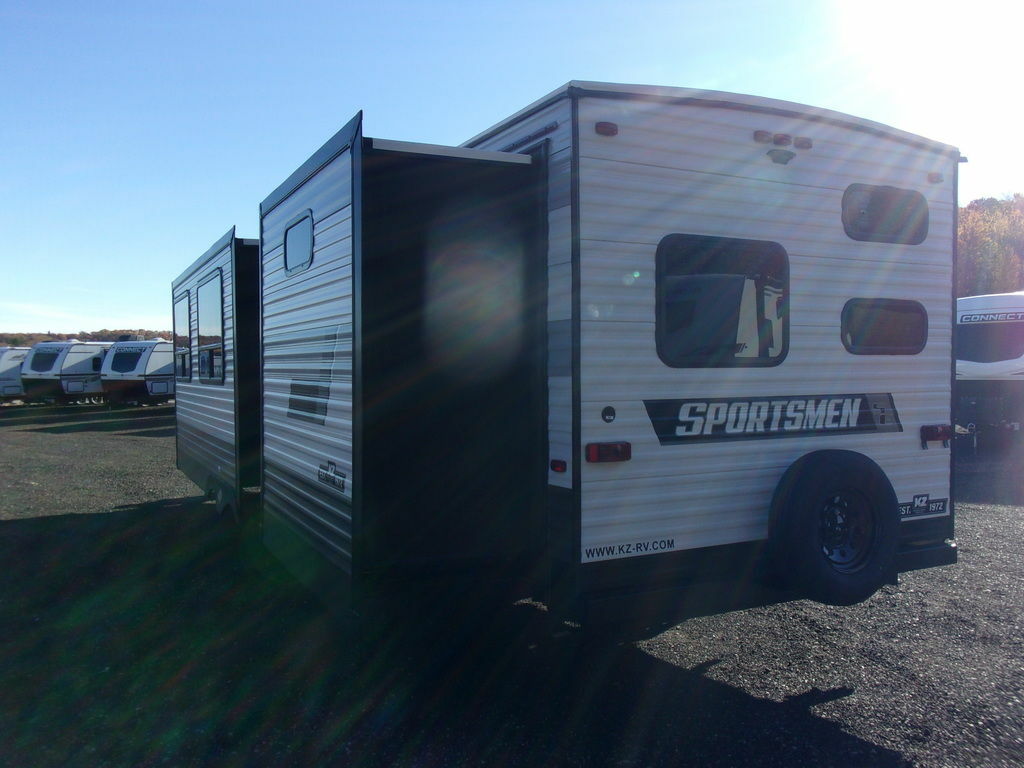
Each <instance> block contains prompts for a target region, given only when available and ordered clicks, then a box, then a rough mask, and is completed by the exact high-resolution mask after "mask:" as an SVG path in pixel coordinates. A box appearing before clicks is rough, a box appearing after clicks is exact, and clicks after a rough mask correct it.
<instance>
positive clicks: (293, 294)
mask: <svg viewBox="0 0 1024 768" xmlns="http://www.w3.org/2000/svg"><path fill="white" fill-rule="evenodd" d="M959 160H960V155H959V153H958V151H957V150H956V149H955V148H953V147H950V146H947V145H944V144H939V143H937V142H933V141H929V140H927V139H923V138H920V137H917V136H913V135H911V134H907V133H904V132H901V131H898V130H895V129H892V128H889V127H887V126H883V125H879V124H876V123H871V122H869V121H865V120H861V119H858V118H854V117H851V116H848V115H842V114H839V113H835V112H830V111H826V110H820V109H815V108H812V107H806V106H803V105H797V104H791V103H787V102H780V101H775V100H770V99H762V98H756V97H751V96H741V95H737V94H728V93H717V92H706V91H696V90H688V89H678V88H653V87H646V86H622V85H613V84H605V83H584V82H573V83H570V84H568V85H566V86H565V87H563V88H561V89H559V90H557V91H555V92H553V93H552V94H549V95H548V96H547V97H545V98H544V99H541V100H540V101H538V102H536V103H535V104H533V105H531V106H529V107H527V108H526V109H524V110H522V111H521V112H518V113H516V114H515V115H513V116H512V117H510V118H509V119H507V120H505V121H503V122H501V123H499V124H498V125H496V126H494V127H493V128H491V129H489V130H487V131H485V132H483V133H481V134H479V135H478V136H477V137H475V138H474V139H472V140H470V141H469V142H467V143H466V145H464V146H463V147H461V148H439V147H426V146H422V145H419V146H418V145H414V144H404V143H398V142H390V141H385V140H379V139H371V138H367V137H364V136H362V132H361V115H357V116H356V118H354V119H353V121H352V122H351V123H350V124H349V125H348V126H346V128H345V129H343V130H342V131H341V132H339V134H338V135H336V136H335V137H334V138H333V139H332V140H331V141H329V142H328V143H327V144H325V145H324V147H322V148H321V149H320V150H319V151H318V152H317V153H315V154H314V155H313V156H312V157H311V158H310V159H309V161H307V163H305V164H304V165H303V166H302V167H300V168H299V169H298V170H297V171H296V172H295V173H294V174H293V175H292V176H291V177H290V178H289V179H288V180H287V181H286V182H285V183H284V184H282V185H281V187H279V188H278V190H276V191H275V192H274V193H273V194H272V195H271V196H270V197H268V198H267V199H266V200H265V201H264V203H263V205H262V206H261V252H262V253H261V255H262V263H263V265H262V281H261V285H262V317H263V319H262V349H263V361H264V365H263V381H262V392H263V398H264V408H263V418H262V425H263V432H264V443H263V449H262V450H263V462H262V464H263V475H262V486H263V525H264V536H265V540H266V541H267V543H268V545H269V546H270V547H271V548H272V549H274V550H275V551H279V552H283V551H285V550H287V549H289V548H294V547H295V546H297V545H298V544H305V545H307V546H308V547H309V548H310V549H311V550H312V551H315V552H319V553H320V555H322V556H323V558H324V560H325V561H328V562H331V563H333V564H335V565H336V566H338V567H339V570H338V574H339V575H338V577H337V579H336V581H337V582H339V583H340V584H341V586H343V587H344V589H343V590H342V591H343V592H345V593H347V594H348V596H349V597H348V598H347V599H349V600H350V601H351V605H353V606H354V607H357V609H358V606H359V605H360V601H361V599H362V597H363V596H364V595H365V594H366V592H367V591H368V590H369V589H370V585H373V584H377V583H380V582H382V581H385V582H386V581H388V580H389V579H390V580H395V579H399V578H400V575H402V574H404V575H406V576H408V575H409V574H411V573H416V574H422V572H424V571H423V568H426V567H428V566H429V569H439V568H440V569H443V568H458V567H461V566H463V565H466V564H467V563H468V562H470V561H473V562H478V563H479V562H483V561H488V560H490V561H491V562H492V563H497V562H501V563H510V562H518V563H522V562H530V561H531V558H532V561H534V562H535V563H541V565H540V566H538V567H536V568H530V569H529V572H530V573H531V574H537V573H542V574H546V575H545V576H544V577H542V578H541V577H538V578H537V580H536V581H535V582H534V583H532V585H531V586H529V587H523V588H527V589H534V590H535V591H536V592H539V593H541V594H542V595H543V598H544V599H545V600H546V601H547V602H548V603H549V604H550V605H551V606H553V608H554V609H555V611H556V612H557V613H559V614H560V615H565V616H569V617H573V618H576V619H578V620H581V621H584V622H587V621H592V620H598V618H597V617H600V616H607V615H608V614H611V615H620V614H621V613H623V612H625V611H627V610H634V611H638V612H641V613H643V614H645V615H646V616H648V617H651V616H656V615H659V614H661V613H674V614H676V615H678V614H679V613H688V614H690V615H693V614H696V613H701V612H708V611H716V610H729V609H733V608H738V607H744V606H747V605H754V604H761V603H764V602H769V601H772V600H779V599H788V598H792V597H799V596H810V597H813V598H815V599H819V600H822V601H824V602H832V603H851V602H856V601H859V600H863V599H865V598H866V597H867V596H869V595H870V594H872V593H873V592H874V591H875V590H876V589H877V588H878V587H879V586H880V585H881V584H882V583H884V582H886V581H893V580H895V578H896V574H897V573H898V572H899V571H904V570H910V569H914V568H920V567H926V566H931V565H941V564H947V563H951V562H955V559H956V550H955V545H954V544H953V543H952V539H953V508H952V499H951V493H950V465H951V451H950V447H949V439H948V438H949V436H950V435H951V432H952V426H951V381H952V352H951V349H952V347H951V345H952V317H953V307H952V299H951V295H952V282H953V267H954V264H953V260H954V248H953V242H954V232H955V224H956V210H957V209H956V199H955V189H956V176H957V164H958V162H959ZM428 170H429V172H428ZM531 170H532V172H533V175H531V173H530V171H531ZM502 211H504V213H505V215H504V216H502V215H501V212H502ZM290 254H291V255H290ZM516 392H518V393H520V395H519V397H518V399H517V397H516V396H515V395H514V394H513V393H516ZM453 425H456V426H453ZM512 478H514V481H513V479H512ZM429 569H428V570H429ZM467 572H471V573H473V574H475V575H474V576H473V577H472V578H474V579H477V578H480V576H479V574H480V573H481V572H480V571H472V570H471V571H467ZM780 572H781V575H780ZM519 573H520V575H522V573H524V571H520V572H519ZM507 574H508V571H507V570H506V571H505V575H506V576H507ZM549 577H550V578H549ZM417 578H419V576H417ZM524 580H525V579H524ZM724 584H727V585H728V586H723V585H724ZM521 586H522V585H521Z"/></svg>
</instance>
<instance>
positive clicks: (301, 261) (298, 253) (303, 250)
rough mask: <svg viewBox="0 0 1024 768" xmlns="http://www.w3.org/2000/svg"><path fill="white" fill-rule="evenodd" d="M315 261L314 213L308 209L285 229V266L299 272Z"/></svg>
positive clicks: (288, 269) (290, 270) (287, 270)
mask: <svg viewBox="0 0 1024 768" xmlns="http://www.w3.org/2000/svg"><path fill="white" fill-rule="evenodd" d="M312 261H313V213H312V212H311V211H306V212H305V213H304V214H302V216H301V217H299V218H298V219H295V220H293V221H292V222H291V223H290V224H289V225H288V227H287V228H286V229H285V231H284V268H285V271H286V272H298V271H300V270H303V269H305V268H306V267H308V266H309V265H310V263H311V262H312Z"/></svg>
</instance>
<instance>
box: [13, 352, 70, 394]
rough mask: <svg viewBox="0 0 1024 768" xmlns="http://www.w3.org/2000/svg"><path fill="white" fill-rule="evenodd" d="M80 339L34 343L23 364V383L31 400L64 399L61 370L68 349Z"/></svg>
mask: <svg viewBox="0 0 1024 768" xmlns="http://www.w3.org/2000/svg"><path fill="white" fill-rule="evenodd" d="M78 343H79V342H78V341H74V340H71V341H41V342H39V343H38V344H34V345H33V346H32V348H31V349H30V350H29V352H28V355H26V357H25V360H24V361H23V362H22V365H21V383H22V387H23V388H24V390H25V397H26V398H27V399H30V400H36V401H39V400H58V399H62V398H63V395H64V390H63V388H62V387H61V385H60V371H61V367H62V366H63V365H64V358H65V357H66V356H67V353H68V351H69V350H70V349H71V348H72V347H73V346H74V345H75V344H78Z"/></svg>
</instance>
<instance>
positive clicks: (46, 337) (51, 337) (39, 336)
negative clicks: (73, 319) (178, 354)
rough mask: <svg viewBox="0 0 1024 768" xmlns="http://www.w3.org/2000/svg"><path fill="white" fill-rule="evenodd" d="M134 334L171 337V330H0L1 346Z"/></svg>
mask: <svg viewBox="0 0 1024 768" xmlns="http://www.w3.org/2000/svg"><path fill="white" fill-rule="evenodd" d="M125 335H134V336H141V337H142V338H144V339H156V338H161V339H167V340H168V341H169V340H170V338H171V331H147V330H143V329H134V330H132V329H127V330H115V331H111V330H108V329H107V328H104V329H103V330H102V331H91V332H90V331H79V332H78V333H72V334H67V333H2V332H0V347H31V346H32V345H33V344H36V343H37V342H40V341H64V340H65V339H78V340H79V341H117V339H118V338H119V337H120V336H125Z"/></svg>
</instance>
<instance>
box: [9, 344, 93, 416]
mask: <svg viewBox="0 0 1024 768" xmlns="http://www.w3.org/2000/svg"><path fill="white" fill-rule="evenodd" d="M110 345H111V342H97V341H78V340H76V339H70V340H68V341H41V342H39V343H38V344H36V345H34V346H33V347H32V348H31V349H30V350H29V352H28V355H26V357H25V360H24V361H23V362H22V365H21V384H22V387H23V388H24V390H25V399H27V400H31V401H35V402H57V403H75V402H78V403H86V402H93V403H99V402H102V400H103V387H102V385H101V384H100V368H101V366H102V365H103V356H104V355H105V354H106V351H107V349H109V347H110Z"/></svg>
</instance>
